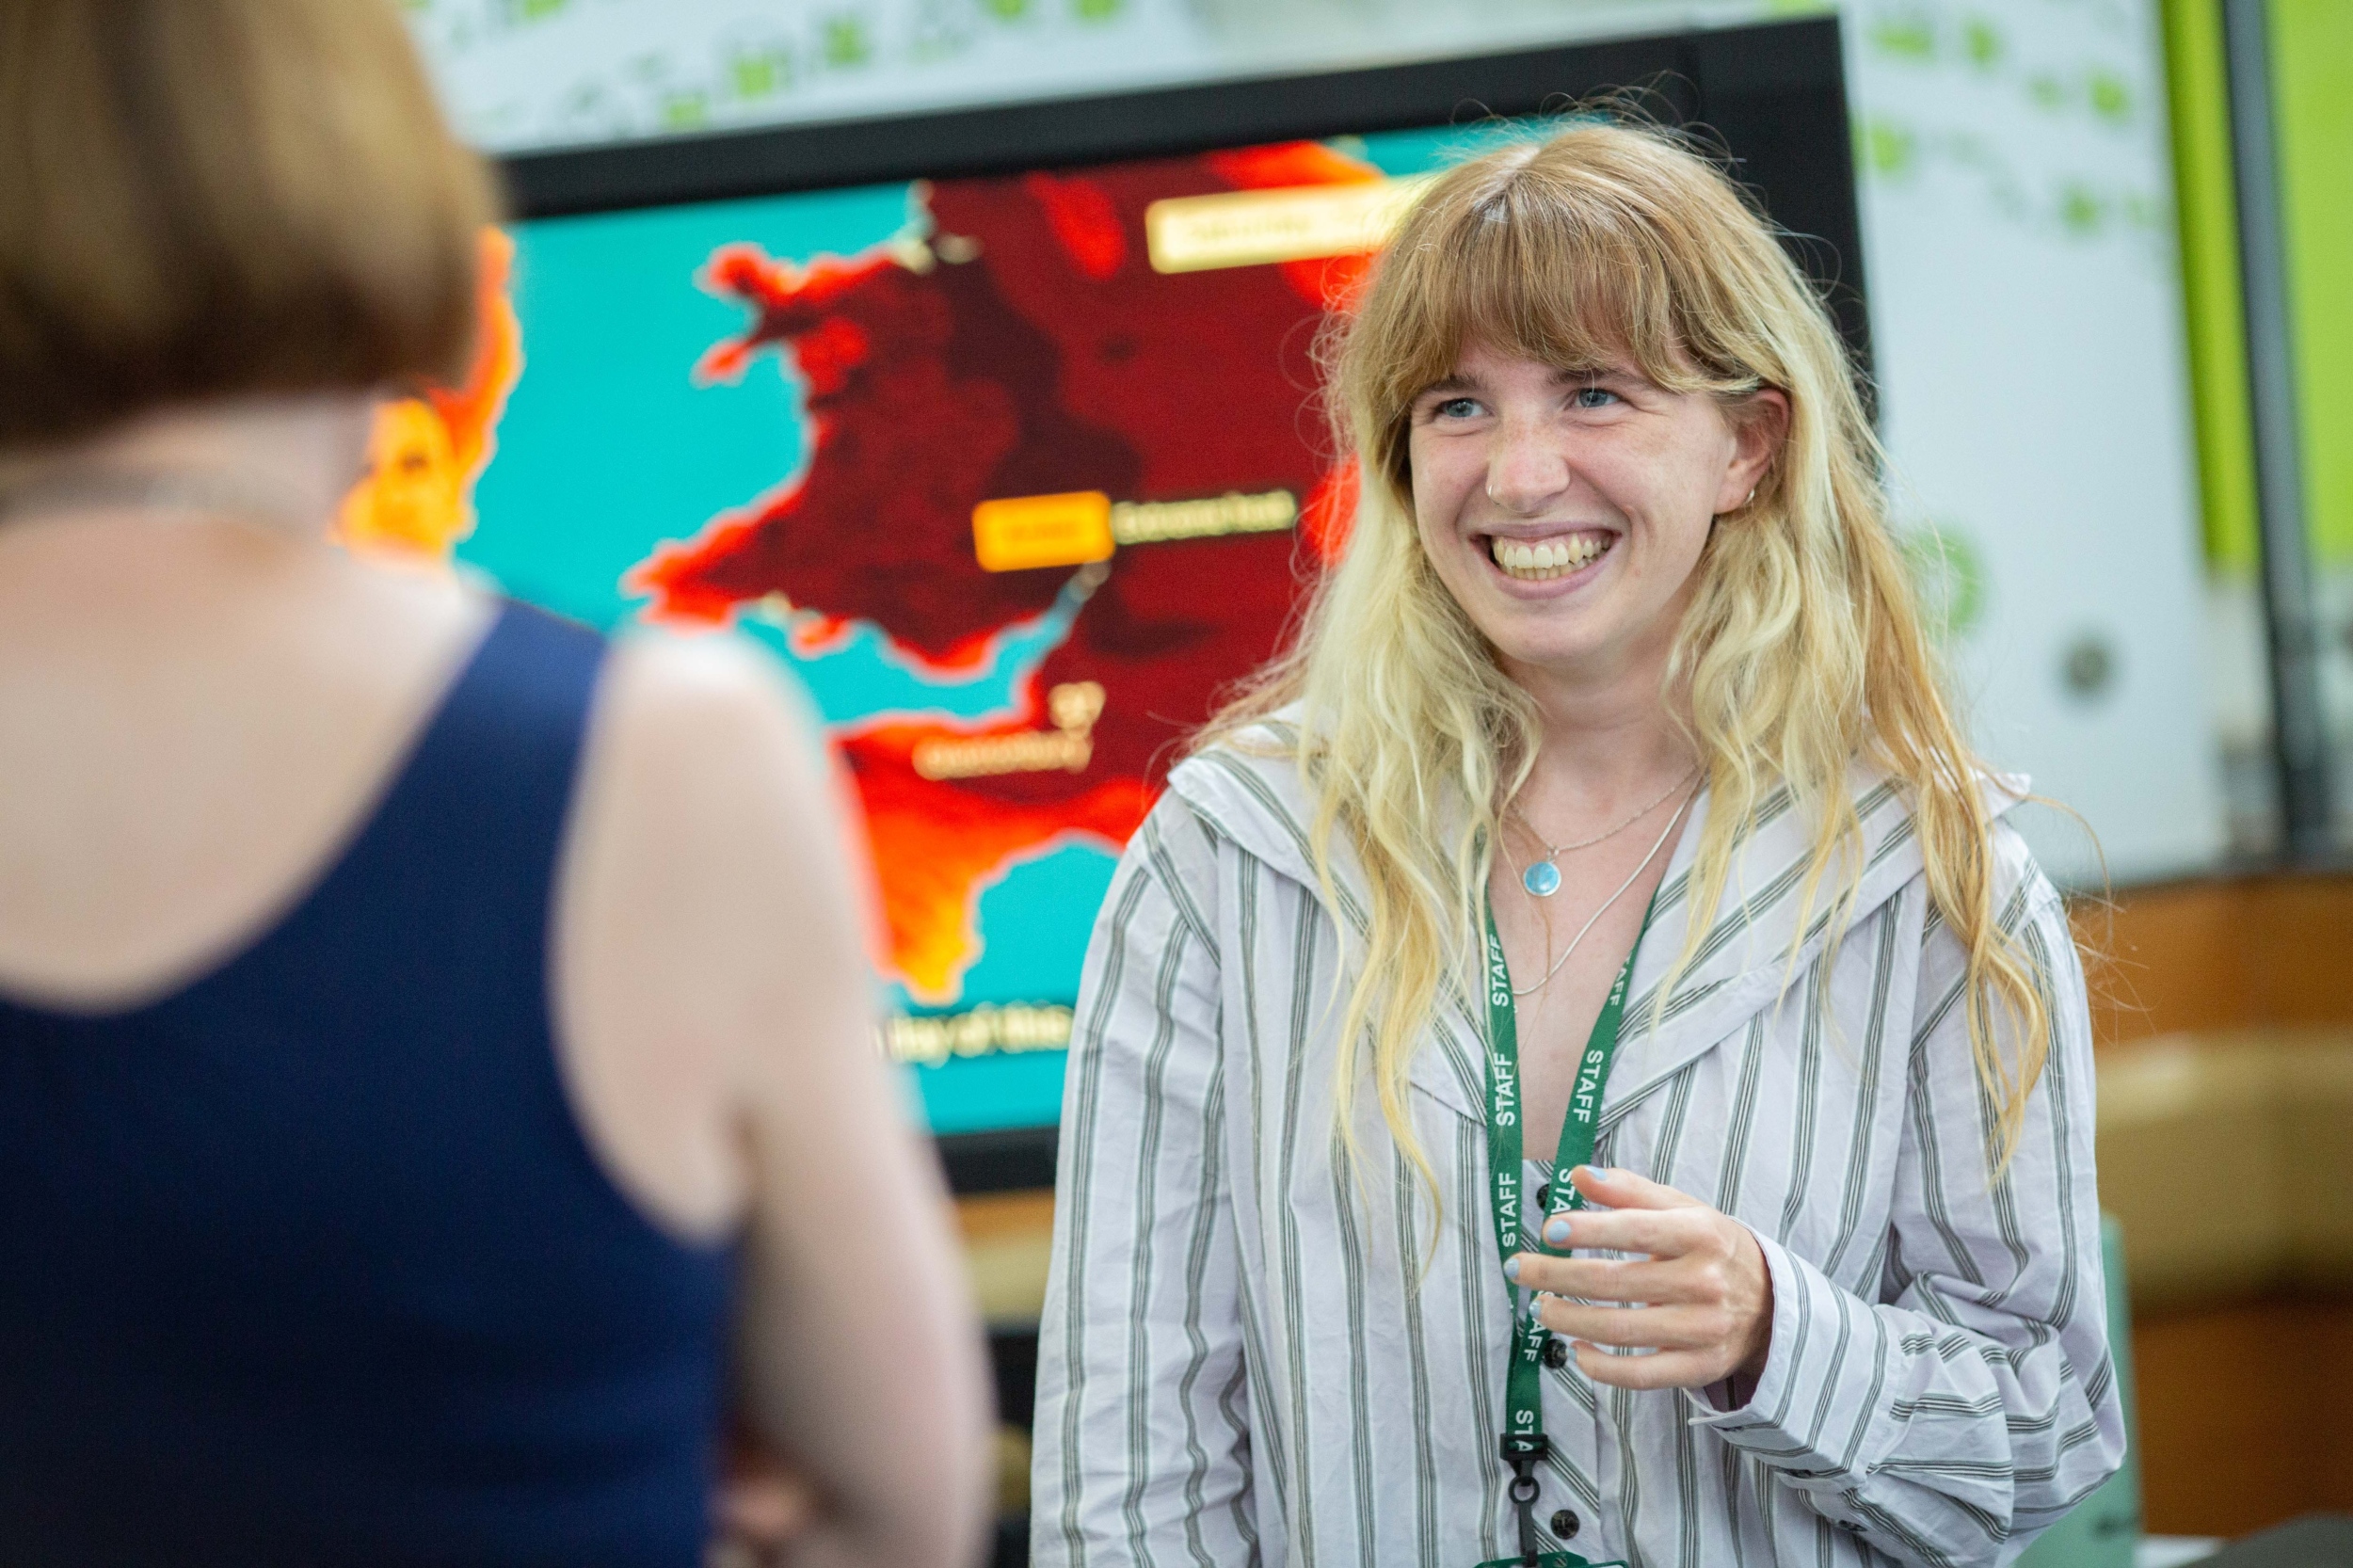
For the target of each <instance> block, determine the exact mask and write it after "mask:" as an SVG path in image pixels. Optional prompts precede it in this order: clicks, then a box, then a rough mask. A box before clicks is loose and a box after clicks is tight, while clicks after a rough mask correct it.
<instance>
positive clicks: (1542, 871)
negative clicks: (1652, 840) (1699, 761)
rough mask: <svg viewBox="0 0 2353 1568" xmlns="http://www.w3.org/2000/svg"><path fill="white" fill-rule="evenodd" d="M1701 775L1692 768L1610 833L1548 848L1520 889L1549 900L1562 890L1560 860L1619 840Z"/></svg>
mask: <svg viewBox="0 0 2353 1568" xmlns="http://www.w3.org/2000/svg"><path fill="white" fill-rule="evenodd" d="M1699 771H1700V770H1699V769H1698V768H1697V767H1694V768H1692V769H1691V771H1690V772H1689V773H1687V774H1685V775H1684V776H1682V777H1681V778H1678V779H1676V780H1675V781H1674V782H1673V783H1672V784H1670V785H1668V786H1667V788H1666V792H1665V793H1662V794H1661V795H1659V797H1658V798H1657V800H1654V801H1652V802H1651V803H1650V804H1649V805H1647V806H1645V807H1643V808H1641V810H1639V811H1637V812H1635V813H1634V815H1632V816H1630V817H1628V818H1626V819H1625V821H1624V822H1622V823H1620V824H1618V825H1617V826H1615V827H1613V828H1611V829H1609V831H1608V832H1607V833H1596V834H1594V835H1593V837H1592V838H1590V839H1580V840H1577V842H1576V843H1573V844H1545V853H1544V855H1543V856H1541V857H1540V858H1538V859H1535V860H1531V861H1529V863H1528V869H1527V870H1526V871H1524V872H1520V886H1521V887H1523V888H1527V889H1528V891H1529V896H1530V897H1532V898H1550V897H1551V896H1552V895H1553V894H1555V893H1557V892H1559V891H1560V890H1561V867H1560V865H1559V864H1558V862H1559V860H1560V858H1561V856H1563V855H1567V854H1569V853H1570V852H1571V851H1573V850H1580V849H1591V848H1593V846H1594V845H1595V844H1598V843H1600V842H1602V841H1603V840H1606V839H1614V838H1616V837H1617V836H1618V835H1619V834H1621V833H1624V832H1625V830H1626V829H1627V828H1629V827H1632V826H1633V825H1634V824H1636V823H1638V822H1641V820H1642V819H1643V818H1644V817H1647V816H1649V815H1650V814H1651V813H1652V812H1653V811H1656V810H1657V809H1658V808H1660V807H1661V806H1663V805H1665V804H1666V803H1667V796H1668V795H1672V794H1673V793H1674V792H1676V791H1677V790H1680V789H1682V788H1683V787H1684V786H1685V785H1686V784H1689V782H1691V780H1692V779H1693V778H1694V777H1695V776H1697V775H1698V773H1699ZM1512 813H1513V815H1514V816H1516V817H1518V818H1519V819H1520V825H1521V826H1522V827H1525V828H1527V829H1528V832H1529V837H1530V838H1533V839H1534V840H1536V841H1537V842H1538V843H1540V844H1544V843H1545V837H1544V835H1543V834H1541V833H1538V832H1537V831H1536V824H1534V823H1532V822H1529V820H1528V815H1527V813H1526V812H1523V811H1522V810H1520V808H1518V807H1516V806H1514V807H1513V808H1512Z"/></svg>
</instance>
